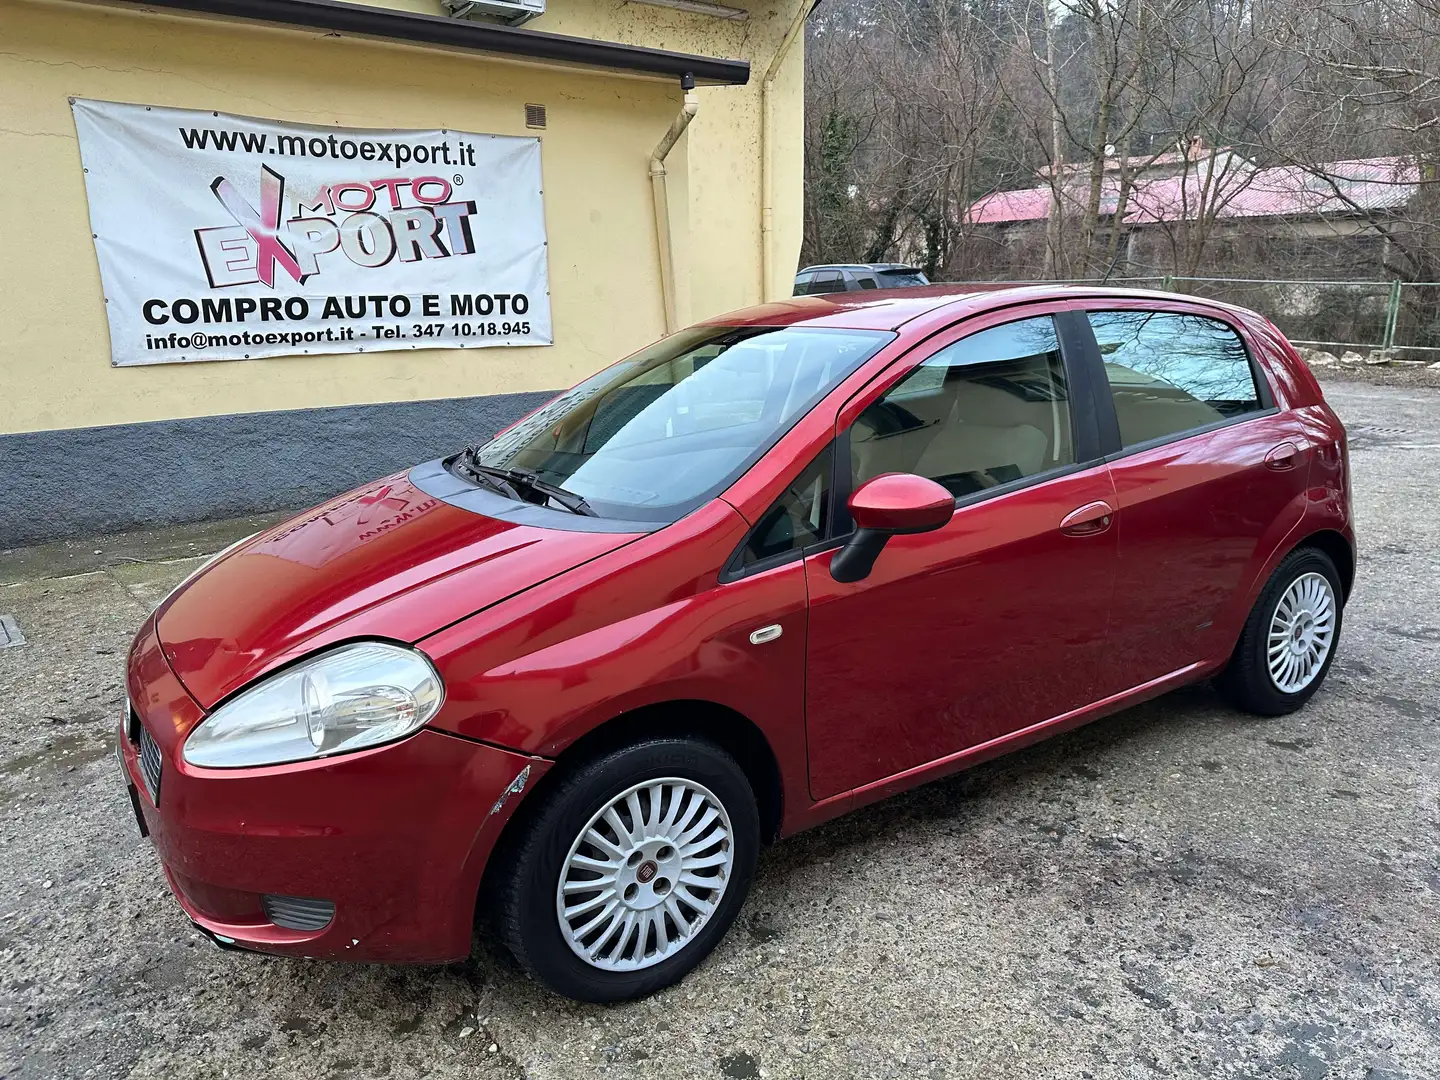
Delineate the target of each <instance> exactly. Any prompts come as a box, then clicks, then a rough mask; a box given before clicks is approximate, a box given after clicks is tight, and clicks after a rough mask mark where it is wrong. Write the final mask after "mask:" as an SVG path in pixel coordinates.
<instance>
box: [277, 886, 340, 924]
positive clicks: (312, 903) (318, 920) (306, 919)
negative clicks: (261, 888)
mask: <svg viewBox="0 0 1440 1080" xmlns="http://www.w3.org/2000/svg"><path fill="white" fill-rule="evenodd" d="M260 904H261V906H262V907H264V909H265V917H266V918H267V919H269V920H270V921H271V922H272V923H274V924H275V925H276V926H283V927H284V928H285V929H287V930H323V929H325V927H327V926H329V925H330V920H331V919H333V918H334V917H335V905H334V904H332V903H331V902H330V901H329V900H307V899H306V898H305V897H303V896H272V895H270V894H269V893H266V894H265V895H264V896H262V897H261V898H260Z"/></svg>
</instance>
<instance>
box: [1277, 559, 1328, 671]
mask: <svg viewBox="0 0 1440 1080" xmlns="http://www.w3.org/2000/svg"><path fill="white" fill-rule="evenodd" d="M1334 642H1335V590H1334V588H1332V587H1331V585H1330V579H1329V578H1327V577H1326V576H1325V575H1324V574H1316V573H1313V572H1312V573H1308V574H1301V575H1300V576H1299V577H1298V578H1296V579H1295V580H1294V581H1292V582H1291V583H1290V587H1289V588H1288V589H1286V590H1285V592H1284V595H1282V596H1281V597H1280V603H1278V604H1276V605H1275V614H1274V615H1272V616H1271V617H1270V634H1269V637H1268V638H1267V639H1266V645H1265V657H1266V661H1267V663H1268V666H1269V668H1270V681H1271V682H1273V683H1274V684H1275V688H1276V689H1277V690H1279V691H1280V692H1281V693H1284V694H1298V693H1299V692H1300V691H1301V690H1304V689H1305V688H1306V687H1307V686H1309V685H1310V684H1311V683H1312V682H1314V681H1315V676H1316V675H1318V674H1319V673H1320V669H1321V668H1322V667H1324V666H1325V658H1326V657H1327V656H1329V655H1330V647H1331V645H1333V644H1334Z"/></svg>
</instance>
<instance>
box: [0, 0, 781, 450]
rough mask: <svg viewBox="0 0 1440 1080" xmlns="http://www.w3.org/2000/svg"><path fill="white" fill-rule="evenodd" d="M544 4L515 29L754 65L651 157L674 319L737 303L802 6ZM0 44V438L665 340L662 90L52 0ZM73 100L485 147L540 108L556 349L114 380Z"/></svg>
mask: <svg viewBox="0 0 1440 1080" xmlns="http://www.w3.org/2000/svg"><path fill="white" fill-rule="evenodd" d="M552 3H553V4H554V10H552V11H551V12H550V13H547V14H546V15H545V16H543V17H541V18H539V19H537V20H535V21H533V22H531V23H530V24H528V25H529V28H531V29H537V30H548V31H552V32H556V33H564V34H572V35H576V36H587V37H594V38H598V39H603V40H611V41H624V42H629V43H632V44H639V45H646V46H652V47H656V48H665V49H673V50H676V51H683V52H693V53H701V54H705V55H711V56H724V57H730V58H738V59H748V60H750V62H751V65H752V69H753V70H752V80H751V83H750V85H748V86H745V87H702V88H701V89H700V100H701V105H700V112H699V115H698V117H697V118H696V120H695V121H694V123H693V125H692V126H691V128H690V133H689V134H688V135H687V136H686V137H685V138H684V139H682V141H681V143H680V144H679V145H678V146H677V147H676V149H675V151H674V152H673V153H672V155H671V158H670V166H671V174H672V187H671V205H672V220H673V221H674V222H675V223H676V225H677V226H678V232H677V235H676V249H677V254H678V256H679V259H680V263H679V265H680V267H681V271H682V273H684V274H685V275H686V276H687V280H686V281H684V282H682V287H681V290H680V292H681V295H682V298H683V297H684V296H685V295H686V294H687V293H688V296H689V298H690V303H689V308H690V310H689V315H690V317H691V318H694V319H699V318H703V317H706V316H708V315H713V314H716V313H718V312H721V311H725V310H729V309H731V308H734V307H740V306H743V305H747V304H753V303H756V302H757V301H758V300H759V299H760V288H761V286H760V277H761V275H760V203H761V194H760V148H759V146H760V144H759V139H760V103H759V99H760V87H759V80H760V76H761V75H762V74H763V72H764V70H765V68H766V66H767V65H768V64H769V63H770V60H771V57H772V56H773V55H774V50H775V49H776V48H777V47H778V46H779V44H780V40H781V37H782V36H783V34H784V32H785V29H786V27H787V26H788V24H789V22H790V20H791V18H793V16H794V13H795V11H796V10H797V8H798V3H799V0H785V2H783V3H780V4H778V5H775V6H773V7H771V6H764V5H762V6H757V7H756V8H754V9H753V13H752V17H751V18H750V19H749V20H746V21H741V22H730V21H724V20H717V19H713V18H708V17H706V16H699V15H693V14H687V13H684V12H677V11H668V10H665V9H660V8H652V7H647V6H642V5H639V4H633V3H624V2H613V0H611V2H603V0H602V2H599V3H596V2H592V0H552ZM391 6H395V7H404V8H406V9H409V10H415V11H426V12H430V13H437V14H438V13H439V12H440V10H441V9H440V8H439V6H438V2H432V0H396V2H395V3H393V4H392V5H391ZM0 36H3V40H4V49H3V50H0V191H3V192H4V194H5V203H6V205H7V206H8V207H9V211H8V212H7V213H6V214H5V215H3V216H0V252H3V253H4V257H3V258H0V433H13V432H24V431H38V430H47V429H55V428H70V427H83V426H91V425H107V424H121V423H133V422H137V421H145V420H158V419H168V418H178V417H189V416H208V415H217V414H223V413H234V412H251V411H266V410H275V409H294V408H307V407H315V406H328V405H347V404H358V403H369V402H385V401H407V400H422V399H427V398H445V397H464V396H471V395H484V394H501V393H512V392H517V391H526V390H545V389H555V388H559V387H562V386H568V385H570V384H572V383H574V382H576V381H578V380H579V379H580V378H582V377H583V376H585V375H587V374H588V373H590V372H591V371H593V370H594V369H596V368H598V367H600V366H602V365H604V364H607V363H609V362H610V361H612V360H614V359H616V358H618V357H619V356H621V355H623V354H625V353H627V352H630V351H632V350H634V349H635V348H638V347H640V346H641V345H643V344H645V343H646V342H648V341H650V340H653V339H654V338H656V337H658V336H660V335H661V333H662V332H663V329H664V317H663V309H662V305H661V292H660V282H659V268H658V260H657V255H656V249H655V226H654V219H653V211H652V203H651V195H650V183H649V179H648V165H649V156H650V152H651V150H652V149H653V148H654V146H655V143H656V142H657V141H658V140H659V138H660V137H661V135H662V134H664V132H665V129H666V128H667V127H668V125H669V123H670V121H671V119H672V118H673V116H674V115H675V112H676V110H677V109H678V108H679V105H680V100H681V93H680V88H679V85H678V82H677V81H674V80H669V79H666V80H658V79H646V78H640V77H633V76H625V75H618V74H614V73H607V72H592V71H585V70H581V69H576V68H567V67H560V66H543V65H539V64H528V63H517V62H512V61H507V60H502V59H492V58H483V57H478V56H472V55H465V54H460V53H455V52H450V51H445V50H439V49H423V48H416V47H410V46H401V45H392V44H388V43H383V42H375V41H370V40H365V39H359V38H343V37H335V36H327V35H324V34H321V33H318V32H301V31H295V30H282V29H278V28H270V27H262V26H256V25H251V24H246V23H242V22H238V21H231V20H218V19H204V18H194V17H186V16H178V15H169V14H153V13H145V12H142V11H139V10H136V9H130V8H120V7H113V8H112V7H106V6H92V5H89V4H72V3H64V2H54V0H0ZM800 53H801V48H800V46H799V45H798V44H797V46H796V47H795V48H794V50H793V51H792V53H791V55H790V56H789V57H788V58H787V61H786V63H785V67H784V69H783V71H782V74H781V76H780V78H779V79H778V80H777V82H776V87H775V91H776V105H777V109H776V117H777V123H776V131H777V134H778V138H777V140H776V147H775V148H776V154H775V174H776V175H775V192H776V196H777V198H776V222H777V227H778V230H779V235H778V240H779V242H778V243H777V245H776V252H777V257H776V263H777V264H778V265H777V269H776V281H777V282H780V283H781V284H782V285H784V284H788V279H789V275H790V274H792V273H793V271H794V266H795V259H796V256H797V255H798V251H799V244H800V198H801V168H802V165H801V152H800V140H801V130H802V115H801V112H802V100H803V99H802V82H803V67H802V65H803V60H802V58H801V55H800ZM69 97H86V98H97V99H104V100H113V101H132V102H138V103H143V104H147V105H168V106H174V107H179V108H192V109H214V110H218V111H221V112H231V113H240V114H246V115H252V116H261V117H266V118H271V119H278V120H290V121H298V122H305V123H312V124H341V125H347V126H354V127H399V128H406V127H408V128H436V127H449V128H453V129H458V130H465V131H475V132H490V133H496V134H536V133H535V132H527V130H526V129H525V127H524V115H523V106H524V104H525V103H527V102H538V103H543V104H545V105H546V106H547V110H548V114H549V115H548V127H547V129H546V130H545V131H544V132H541V133H539V134H540V135H541V136H542V140H543V144H542V145H543V150H542V159H543V168H544V173H545V214H546V227H547V229H548V234H549V242H550V247H549V262H550V290H551V303H552V314H553V321H554V336H555V344H554V345H553V346H551V347H548V348H503V349H502V348H495V349H482V350H458V349H456V350H429V351H413V352H412V351H394V352H375V353H366V354H356V355H339V356H299V357H287V358H275V359H265V360H246V361H225V362H211V363H192V364H163V365H155V366H149V367H132V368H118V369H117V368H112V367H111V366H110V362H109V356H110V354H109V338H108V331H107V328H106V323H105V314H104V303H103V298H102V296H101V290H100V277H99V271H98V268H97V265H96V261H95V252H94V248H93V247H92V245H91V239H90V230H89V219H88V208H87V204H86V201H85V191H84V185H83V182H82V181H83V178H82V174H81V168H80V160H79V152H78V148H77V145H76V138H75V127H74V123H73V120H72V119H71V115H70V108H69V104H68V98H69ZM687 226H688V227H687ZM786 291H788V290H786Z"/></svg>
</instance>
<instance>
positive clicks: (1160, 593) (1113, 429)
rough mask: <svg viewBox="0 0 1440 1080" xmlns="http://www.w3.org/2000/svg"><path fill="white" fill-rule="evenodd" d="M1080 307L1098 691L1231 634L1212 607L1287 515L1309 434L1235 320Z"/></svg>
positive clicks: (1301, 476) (1285, 524)
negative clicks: (1101, 608)
mask: <svg viewBox="0 0 1440 1080" xmlns="http://www.w3.org/2000/svg"><path fill="white" fill-rule="evenodd" d="M1087 318H1088V322H1089V324H1090V327H1091V328H1092V330H1093V333H1094V343H1095V346H1096V347H1097V351H1096V352H1095V353H1093V354H1092V355H1091V359H1092V363H1093V364H1094V365H1095V369H1098V370H1099V371H1101V372H1103V374H1102V375H1100V376H1098V377H1097V378H1096V380H1095V382H1096V385H1097V386H1098V387H1099V388H1101V389H1102V391H1103V390H1104V389H1105V388H1108V391H1109V392H1108V394H1106V393H1103V392H1102V393H1101V394H1100V395H1099V399H1100V400H1099V401H1098V403H1097V405H1098V412H1099V423H1100V428H1101V438H1102V441H1103V443H1104V444H1105V446H1106V448H1107V450H1108V453H1107V460H1108V461H1109V463H1110V471H1111V474H1112V476H1113V477H1114V482H1115V496H1116V499H1117V500H1118V505H1117V511H1118V513H1117V515H1116V523H1117V537H1116V542H1117V545H1118V560H1117V563H1116V581H1115V602H1114V605H1113V607H1112V610H1111V624H1110V634H1109V644H1108V647H1107V649H1106V658H1105V663H1104V665H1103V669H1102V675H1101V681H1100V688H1099V689H1100V695H1099V696H1108V695H1110V694H1115V693H1120V692H1122V691H1125V690H1128V689H1130V688H1132V687H1135V686H1139V685H1141V684H1143V683H1146V682H1150V681H1152V680H1155V679H1158V678H1161V677H1163V676H1166V675H1169V674H1172V673H1174V672H1176V671H1178V670H1180V669H1182V668H1185V667H1187V666H1189V665H1192V664H1195V663H1198V662H1199V661H1201V660H1203V659H1207V658H1210V657H1212V656H1214V655H1215V654H1216V652H1217V650H1222V651H1223V650H1224V649H1227V648H1228V647H1229V645H1230V644H1232V643H1227V642H1223V641H1220V640H1219V638H1218V636H1217V635H1218V633H1219V632H1220V631H1219V630H1218V629H1217V627H1216V624H1215V621H1216V618H1217V616H1218V615H1219V614H1220V611H1221V608H1222V607H1223V605H1224V604H1225V603H1226V602H1227V601H1228V600H1230V599H1231V598H1232V597H1233V596H1234V594H1235V592H1236V590H1237V589H1239V588H1242V587H1243V586H1244V585H1245V584H1247V583H1248V576H1249V573H1250V572H1251V570H1252V568H1253V565H1254V562H1255V560H1256V559H1257V557H1260V558H1263V557H1264V556H1265V555H1268V553H1269V551H1271V550H1273V549H1274V547H1275V545H1277V544H1278V543H1280V541H1281V540H1282V539H1283V538H1284V536H1285V535H1286V534H1287V533H1288V532H1289V530H1290V529H1291V528H1292V527H1293V526H1294V524H1295V523H1296V522H1297V521H1298V520H1299V518H1300V514H1301V512H1302V509H1303V497H1304V489H1305V483H1306V477H1307V473H1308V467H1309V450H1310V447H1309V444H1308V442H1307V440H1306V438H1305V436H1304V433H1303V430H1302V428H1301V427H1300V425H1299V424H1298V423H1297V422H1296V421H1295V419H1294V417H1293V416H1291V415H1290V414H1289V413H1285V412H1281V411H1280V410H1278V409H1277V408H1276V407H1275V402H1274V398H1273V396H1272V392H1271V389H1270V387H1269V385H1268V384H1267V382H1266V380H1265V378H1264V375H1263V373H1262V371H1261V369H1260V368H1259V366H1258V365H1257V364H1256V363H1255V361H1254V359H1253V357H1252V356H1251V353H1250V349H1251V344H1250V343H1248V342H1247V341H1246V339H1245V337H1244V335H1243V333H1242V332H1241V330H1240V329H1239V328H1238V327H1237V326H1235V325H1232V324H1230V323H1227V322H1225V321H1223V320H1221V319H1219V318H1217V317H1215V316H1214V315H1213V314H1205V315H1202V314H1199V313H1198V311H1196V312H1185V311H1158V310H1150V309H1136V308H1130V309H1123V308H1118V307H1117V308H1115V309H1110V310H1091V311H1089V312H1088V313H1087Z"/></svg>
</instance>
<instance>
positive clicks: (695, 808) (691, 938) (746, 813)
mask: <svg viewBox="0 0 1440 1080" xmlns="http://www.w3.org/2000/svg"><path fill="white" fill-rule="evenodd" d="M520 827H521V830H522V831H521V832H520V834H519V835H518V836H517V838H516V840H515V842H514V843H513V844H512V845H510V848H509V851H508V855H507V857H506V864H505V865H504V866H503V867H501V868H500V873H501V875H502V877H501V880H500V882H499V888H498V895H497V896H496V903H497V906H498V911H497V912H496V914H497V915H498V923H499V930H500V934H501V937H502V938H503V940H504V941H505V944H506V945H507V946H508V947H509V949H510V951H511V952H512V953H513V954H514V955H515V958H516V959H517V960H518V961H519V962H520V964H521V966H522V967H524V968H525V969H526V970H527V971H529V972H530V973H531V974H532V975H534V976H535V977H536V978H538V979H539V980H540V981H542V982H544V983H545V984H547V985H548V986H550V987H551V989H553V990H555V991H557V992H558V993H561V994H564V995H565V996H567V997H571V998H578V999H580V1000H582V1001H594V1002H607V1001H623V1000H626V999H629V998H635V997H641V996H643V995H646V994H650V993H653V992H655V991H656V990H659V989H661V988H663V987H666V986H669V985H671V984H672V983H675V982H677V981H679V980H680V979H681V978H682V977H684V975H685V974H686V973H687V972H688V971H690V970H691V969H692V968H693V967H695V965H696V964H698V963H699V962H700V961H701V960H703V959H704V958H705V957H706V956H707V955H708V954H709V953H710V951H711V950H712V949H714V948H715V946H716V944H718V943H719V941H720V939H721V938H722V937H723V936H724V935H725V931H726V930H727V929H728V928H729V926H730V924H731V922H733V921H734V919H735V916H736V915H737V914H738V913H739V910H740V906H741V904H742V903H744V900H745V893H746V892H747V891H748V889H749V887H750V880H751V878H752V876H753V875H754V871H755V860H756V855H757V853H758V847H759V840H760V819H759V812H758V809H757V807H756V801H755V794H754V792H753V791H752V789H751V787H750V784H749V781H748V780H747V778H746V776H745V773H744V771H743V770H742V769H741V768H740V766H739V765H738V764H737V763H736V762H735V759H734V758H732V757H731V756H730V755H729V754H727V753H726V752H725V751H724V750H722V749H721V748H720V747H718V746H715V745H714V744H712V743H709V742H706V741H703V740H699V739H689V738H656V739H649V740H646V741H644V742H640V743H637V744H635V745H633V746H628V747H624V748H622V749H619V750H614V751H610V752H608V753H606V754H604V755H602V756H600V757H598V758H596V759H595V760H593V761H590V762H587V763H585V764H583V765H581V766H579V767H578V768H575V769H573V770H572V771H571V772H569V773H568V774H567V775H564V776H563V777H562V778H561V779H560V780H559V782H558V783H557V784H556V786H554V787H552V788H550V789H549V790H547V791H546V792H544V793H542V794H541V802H540V803H539V804H538V805H537V807H536V809H535V811H534V812H533V813H532V814H530V815H529V816H528V818H527V820H526V821H524V822H523V823H521V824H520Z"/></svg>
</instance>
